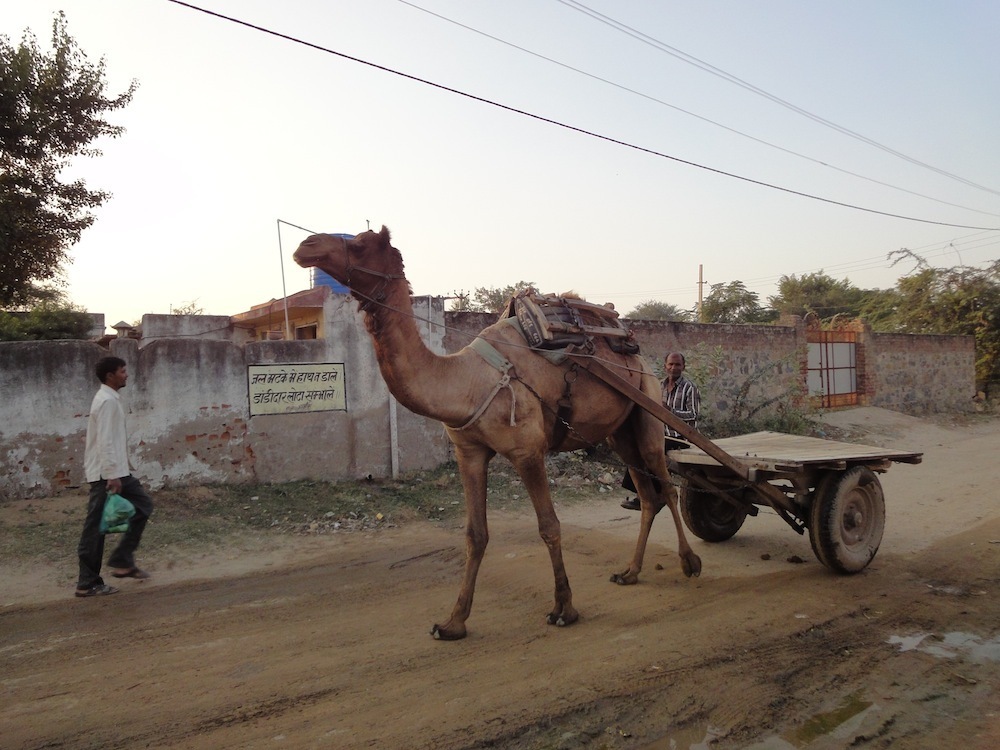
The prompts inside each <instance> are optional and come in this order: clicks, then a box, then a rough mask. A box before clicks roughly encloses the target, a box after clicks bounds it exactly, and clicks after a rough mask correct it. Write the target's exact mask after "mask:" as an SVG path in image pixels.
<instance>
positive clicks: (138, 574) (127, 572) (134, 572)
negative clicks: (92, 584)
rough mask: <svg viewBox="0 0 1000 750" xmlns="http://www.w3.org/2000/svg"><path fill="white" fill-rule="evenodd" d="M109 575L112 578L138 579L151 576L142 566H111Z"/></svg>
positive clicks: (142, 579) (143, 579) (141, 579)
mask: <svg viewBox="0 0 1000 750" xmlns="http://www.w3.org/2000/svg"><path fill="white" fill-rule="evenodd" d="M111 575H112V577H114V578H137V579H139V580H140V581H145V580H146V579H147V578H152V576H151V575H150V574H149V573H147V572H146V571H145V570H143V569H142V568H112V569H111Z"/></svg>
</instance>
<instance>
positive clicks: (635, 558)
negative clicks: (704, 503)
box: [611, 415, 701, 585]
mask: <svg viewBox="0 0 1000 750" xmlns="http://www.w3.org/2000/svg"><path fill="white" fill-rule="evenodd" d="M635 416H638V418H640V419H642V418H644V415H634V418H635ZM658 432H659V430H657V433H658ZM636 436H637V430H636V429H634V428H633V427H630V426H629V425H628V423H626V425H625V426H623V427H622V428H621V429H619V431H618V432H617V433H615V434H614V435H613V436H612V437H611V445H612V447H613V448H614V449H615V451H616V452H617V453H618V455H620V456H621V457H622V459H623V460H624V461H625V463H626V464H627V465H628V466H629V467H630V469H629V471H630V473H631V475H632V481H633V483H634V484H635V486H636V490H637V491H638V493H639V501H640V505H641V507H642V518H641V520H640V522H639V538H638V539H637V540H636V543H635V552H634V553H633V554H632V561H631V562H630V563H629V566H628V567H627V568H626V569H625V570H623V571H622V572H621V573H612V574H611V580H612V582H614V583H618V584H621V585H630V584H634V583H638V581H639V573H640V572H641V571H642V561H643V558H644V557H645V556H646V545H647V543H648V542H649V532H650V530H651V529H652V528H653V519H655V518H656V515H657V514H658V513H659V512H660V511H661V510H662V509H663V507H664V506H666V507H668V508H669V509H670V515H671V516H672V517H673V519H674V527H675V528H676V530H677V555H678V556H679V557H680V559H681V569H682V570H683V571H684V575H686V576H688V577H691V576H697V575H700V574H701V558H700V557H698V555H697V554H696V553H695V552H694V550H692V549H691V545H690V544H688V540H687V536H686V535H685V533H684V523H683V521H682V520H681V514H680V511H679V510H678V508H677V490H676V489H675V488H674V486H673V484H672V483H671V482H670V475H669V473H668V472H667V462H666V456H665V454H664V452H663V438H662V437H660V435H659V434H655V440H652V439H650V438H648V437H647V438H646V439H644V440H643V441H642V443H643V445H642V446H640V445H639V442H640V441H639V440H638V439H637V437H636Z"/></svg>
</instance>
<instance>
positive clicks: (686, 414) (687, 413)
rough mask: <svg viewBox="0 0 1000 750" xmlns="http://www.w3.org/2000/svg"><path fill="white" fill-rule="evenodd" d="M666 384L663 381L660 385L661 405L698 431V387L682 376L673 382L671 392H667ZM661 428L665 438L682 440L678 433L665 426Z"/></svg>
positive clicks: (699, 405)
mask: <svg viewBox="0 0 1000 750" xmlns="http://www.w3.org/2000/svg"><path fill="white" fill-rule="evenodd" d="M667 382H668V381H667V380H666V379H664V381H663V383H662V384H661V387H662V389H663V390H662V400H663V405H664V406H665V407H667V408H668V409H670V411H672V412H673V413H674V414H675V415H676V416H678V417H680V418H681V419H683V420H684V421H685V422H687V424H688V425H690V426H691V427H693V428H695V429H698V415H699V414H700V413H701V394H699V393H698V386H696V385H695V384H694V383H692V382H691V381H690V380H688V379H687V378H686V377H684V376H683V375H681V376H680V377H679V378H678V379H677V380H676V381H674V387H673V390H669V386H668V385H667ZM663 427H664V433H665V434H666V436H667V437H679V438H681V439H683V437H682V436H681V434H680V433H679V432H676V431H675V430H671V429H670V427H668V426H667V425H664V426H663Z"/></svg>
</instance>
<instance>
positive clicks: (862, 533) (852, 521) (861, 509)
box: [840, 484, 878, 547]
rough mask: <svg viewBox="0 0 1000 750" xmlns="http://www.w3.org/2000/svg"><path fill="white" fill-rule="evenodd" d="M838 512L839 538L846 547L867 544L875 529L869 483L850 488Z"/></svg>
mask: <svg viewBox="0 0 1000 750" xmlns="http://www.w3.org/2000/svg"><path fill="white" fill-rule="evenodd" d="M845 500H846V502H845V503H844V506H843V511H842V512H841V514H840V538H841V540H842V541H843V542H844V544H846V545H847V546H848V547H859V546H865V545H867V544H868V543H869V542H870V541H871V539H872V535H873V534H874V533H875V532H876V531H877V527H878V524H877V522H876V515H875V514H876V510H875V498H874V488H873V486H872V485H871V484H867V485H858V486H857V487H854V488H852V490H851V492H850V494H849V495H848V497H847V498H845Z"/></svg>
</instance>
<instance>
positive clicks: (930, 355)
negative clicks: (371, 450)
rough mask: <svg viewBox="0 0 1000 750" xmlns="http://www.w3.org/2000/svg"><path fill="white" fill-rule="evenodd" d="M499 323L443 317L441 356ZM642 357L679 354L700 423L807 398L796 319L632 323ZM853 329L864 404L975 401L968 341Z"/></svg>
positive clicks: (924, 406) (962, 405)
mask: <svg viewBox="0 0 1000 750" xmlns="http://www.w3.org/2000/svg"><path fill="white" fill-rule="evenodd" d="M496 319H497V316H496V315H493V314H490V313H471V312H461V313H459V312H449V313H446V315H445V320H446V322H447V325H448V333H447V335H446V336H445V339H444V347H445V350H446V351H449V352H455V351H458V350H459V349H461V348H462V347H463V346H465V345H467V344H468V343H469V341H471V340H472V339H473V338H474V337H475V335H476V334H477V333H478V332H479V331H480V330H482V329H483V328H484V327H486V326H488V325H490V324H492V323H493V322H495V321H496ZM626 323H627V325H629V326H631V328H632V330H633V332H634V334H635V338H636V340H637V341H638V342H639V346H640V347H641V349H642V353H643V355H644V356H645V357H646V358H647V359H648V360H649V361H650V364H652V365H653V368H654V370H656V372H657V374H659V375H660V376H661V377H662V366H663V359H664V357H665V356H666V355H667V354H669V353H670V352H672V351H679V352H683V353H684V355H685V357H686V359H687V368H688V374H689V375H690V376H691V377H692V379H694V380H695V381H696V382H698V383H699V385H700V386H701V393H702V409H703V412H704V413H705V414H706V416H717V417H720V416H725V415H726V414H729V413H731V412H732V410H733V409H734V407H735V406H736V403H735V402H736V400H737V399H738V398H740V397H741V394H742V397H743V398H745V399H746V401H747V402H749V403H753V404H761V403H764V402H767V401H772V400H775V401H776V402H782V403H784V402H795V401H800V400H801V399H803V398H805V397H806V396H807V393H806V386H805V383H806V369H807V353H808V341H807V332H806V328H805V325H804V324H803V322H802V320H801V319H800V318H797V317H794V316H789V317H787V318H783V319H782V321H781V324H779V325H725V324H715V323H678V322H674V321H660V320H630V321H626ZM857 328H858V346H857V355H858V388H859V402H860V403H861V404H862V405H872V406H882V407H885V408H888V409H896V410H899V411H905V412H908V413H912V414H926V413H931V412H956V411H966V410H969V409H971V407H972V401H971V399H972V397H973V396H974V395H975V392H976V389H975V341H974V339H973V338H972V337H971V336H930V335H927V336H924V335H901V334H899V335H897V334H885V333H872V332H871V331H870V330H869V329H868V328H867V327H866V326H864V325H860V326H858V327H857Z"/></svg>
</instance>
